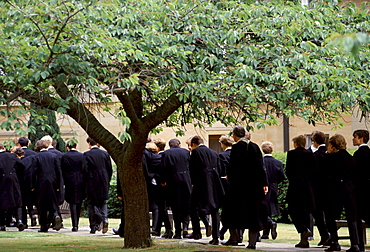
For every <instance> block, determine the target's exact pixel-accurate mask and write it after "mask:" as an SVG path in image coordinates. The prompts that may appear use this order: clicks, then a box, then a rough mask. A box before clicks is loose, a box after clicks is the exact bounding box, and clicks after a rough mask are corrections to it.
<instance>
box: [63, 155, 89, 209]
mask: <svg viewBox="0 0 370 252" xmlns="http://www.w3.org/2000/svg"><path fill="white" fill-rule="evenodd" d="M61 168H62V173H63V178H64V185H65V199H66V201H67V202H68V203H69V204H80V203H82V201H83V200H84V198H85V197H86V194H85V181H84V177H83V175H84V173H85V171H86V160H85V156H84V155H83V154H82V153H81V152H78V151H77V150H70V151H68V152H67V153H65V154H63V156H62V160H61Z"/></svg>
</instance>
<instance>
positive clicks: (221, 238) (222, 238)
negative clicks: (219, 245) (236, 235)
mask: <svg viewBox="0 0 370 252" xmlns="http://www.w3.org/2000/svg"><path fill="white" fill-rule="evenodd" d="M220 240H221V241H223V240H225V234H221V233H220Z"/></svg>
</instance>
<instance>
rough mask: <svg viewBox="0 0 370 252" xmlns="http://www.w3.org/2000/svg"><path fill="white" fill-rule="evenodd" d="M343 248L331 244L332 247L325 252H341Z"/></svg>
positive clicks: (336, 244)
mask: <svg viewBox="0 0 370 252" xmlns="http://www.w3.org/2000/svg"><path fill="white" fill-rule="evenodd" d="M341 250H342V248H341V247H340V245H339V244H338V243H332V244H330V247H329V248H327V249H325V250H324V251H341Z"/></svg>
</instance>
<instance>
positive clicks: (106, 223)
mask: <svg viewBox="0 0 370 252" xmlns="http://www.w3.org/2000/svg"><path fill="white" fill-rule="evenodd" d="M101 232H102V233H103V234H105V233H106V232H108V222H105V221H103V229H102V231H101Z"/></svg>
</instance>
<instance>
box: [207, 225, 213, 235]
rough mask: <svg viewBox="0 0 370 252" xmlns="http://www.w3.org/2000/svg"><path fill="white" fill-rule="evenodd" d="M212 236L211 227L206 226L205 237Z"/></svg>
mask: <svg viewBox="0 0 370 252" xmlns="http://www.w3.org/2000/svg"><path fill="white" fill-rule="evenodd" d="M211 235H212V226H211V225H208V226H206V236H207V237H210V236H211Z"/></svg>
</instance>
